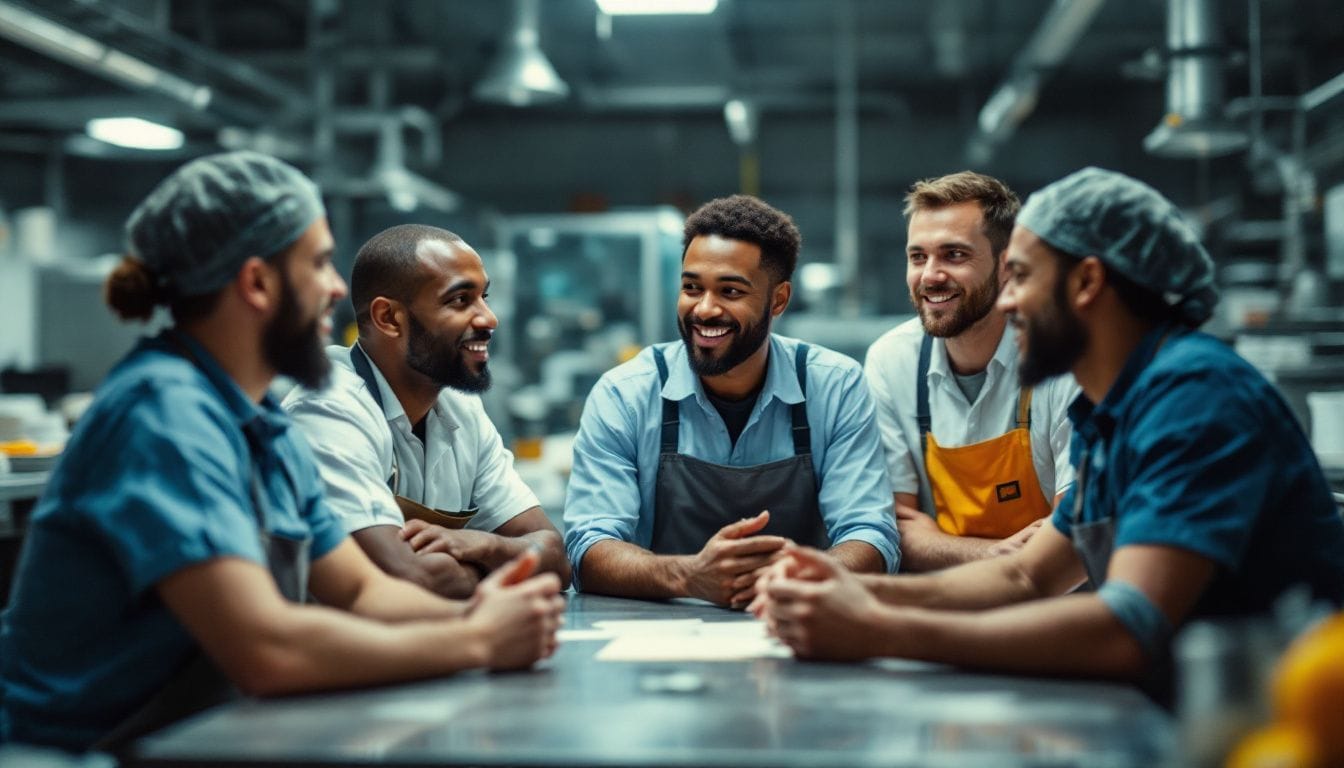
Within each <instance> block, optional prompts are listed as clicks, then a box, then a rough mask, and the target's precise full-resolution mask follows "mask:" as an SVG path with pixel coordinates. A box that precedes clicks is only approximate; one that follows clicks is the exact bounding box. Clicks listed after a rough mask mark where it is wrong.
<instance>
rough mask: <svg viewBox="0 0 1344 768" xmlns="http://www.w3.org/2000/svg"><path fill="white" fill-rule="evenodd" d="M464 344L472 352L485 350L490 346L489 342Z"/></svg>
mask: <svg viewBox="0 0 1344 768" xmlns="http://www.w3.org/2000/svg"><path fill="white" fill-rule="evenodd" d="M463 346H464V347H466V348H467V350H468V351H470V352H484V351H485V350H486V348H487V347H488V346H489V344H486V343H479V344H464V345H463Z"/></svg>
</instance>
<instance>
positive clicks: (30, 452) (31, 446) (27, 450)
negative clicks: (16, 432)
mask: <svg viewBox="0 0 1344 768" xmlns="http://www.w3.org/2000/svg"><path fill="white" fill-rule="evenodd" d="M41 452H42V448H41V446H39V445H38V444H37V443H35V442H33V441H32V440H9V441H6V442H0V453H3V454H5V455H6V456H36V455H38V454H39V453H41Z"/></svg>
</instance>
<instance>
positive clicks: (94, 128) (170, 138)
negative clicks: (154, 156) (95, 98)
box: [84, 117, 184, 150]
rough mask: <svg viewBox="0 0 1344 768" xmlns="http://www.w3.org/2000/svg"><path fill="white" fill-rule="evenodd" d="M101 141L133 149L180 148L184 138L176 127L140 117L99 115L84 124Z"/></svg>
mask: <svg viewBox="0 0 1344 768" xmlns="http://www.w3.org/2000/svg"><path fill="white" fill-rule="evenodd" d="M84 132H85V133H87V134H89V135H90V136H92V137H93V138H95V139H98V140H99V141H105V142H107V143H108V144H115V145H116V146H118V147H129V148H131V149H162V150H168V149H179V148H181V146H182V144H183V141H184V138H183V136H182V132H181V131H179V130H177V129H176V128H170V127H168V126H166V125H160V124H159V123H154V122H150V121H149V120H145V119H142V118H139V117H99V118H95V119H93V120H90V121H89V122H88V124H87V125H85V126H84Z"/></svg>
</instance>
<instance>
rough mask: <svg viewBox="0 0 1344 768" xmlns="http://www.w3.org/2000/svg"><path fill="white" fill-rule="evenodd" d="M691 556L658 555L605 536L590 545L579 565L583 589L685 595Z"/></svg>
mask: <svg viewBox="0 0 1344 768" xmlns="http://www.w3.org/2000/svg"><path fill="white" fill-rule="evenodd" d="M690 561H691V556H688V555H655V554H653V553H652V552H649V551H648V550H646V549H642V548H640V547H637V546H635V545H634V544H631V543H629V542H625V541H617V540H615V539H605V540H603V541H599V542H597V543H596V544H594V545H592V546H591V547H589V548H588V551H587V552H586V553H585V554H584V556H583V561H582V563H580V565H579V575H580V581H581V582H582V584H583V591H584V592H593V593H597V594H603V595H615V596H617V597H634V598H640V599H644V600H666V599H669V598H673V597H685V596H686V594H687V580H688V577H689V570H690V569H689V564H690Z"/></svg>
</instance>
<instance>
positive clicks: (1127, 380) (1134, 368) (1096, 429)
mask: <svg viewBox="0 0 1344 768" xmlns="http://www.w3.org/2000/svg"><path fill="white" fill-rule="evenodd" d="M1172 331H1173V328H1172V326H1168V325H1162V326H1158V327H1156V328H1154V329H1152V330H1150V331H1148V333H1146V334H1144V335H1143V338H1141V339H1139V343H1138V345H1137V346H1135V347H1134V349H1133V351H1131V352H1130V353H1129V357H1128V358H1126V360H1125V366H1124V368H1121V369H1120V375H1119V376H1117V377H1116V379H1115V383H1113V384H1111V388H1110V389H1109V390H1107V391H1106V396H1105V397H1103V398H1102V399H1101V402H1100V403H1097V404H1096V405H1093V404H1092V401H1091V400H1088V399H1087V396H1086V395H1081V394H1080V395H1078V397H1077V398H1076V399H1075V400H1074V401H1073V403H1072V404H1071V405H1070V406H1069V420H1070V421H1072V422H1073V428H1074V430H1075V431H1076V432H1078V433H1079V434H1080V435H1081V436H1082V437H1083V439H1084V440H1085V441H1087V442H1093V441H1094V440H1096V438H1097V437H1098V436H1101V437H1106V438H1109V437H1110V436H1111V434H1112V433H1113V432H1114V431H1115V424H1116V421H1117V419H1118V417H1119V415H1120V410H1121V409H1122V408H1123V407H1124V403H1125V400H1126V399H1127V398H1128V397H1129V392H1130V390H1131V389H1133V388H1134V382H1136V381H1138V378H1139V374H1141V373H1143V371H1144V369H1145V368H1147V367H1148V364H1149V363H1150V362H1152V360H1153V357H1154V356H1155V355H1156V354H1157V352H1158V345H1159V344H1161V343H1162V340H1163V339H1164V338H1165V337H1166V336H1167V334H1168V333H1170V332H1172Z"/></svg>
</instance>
